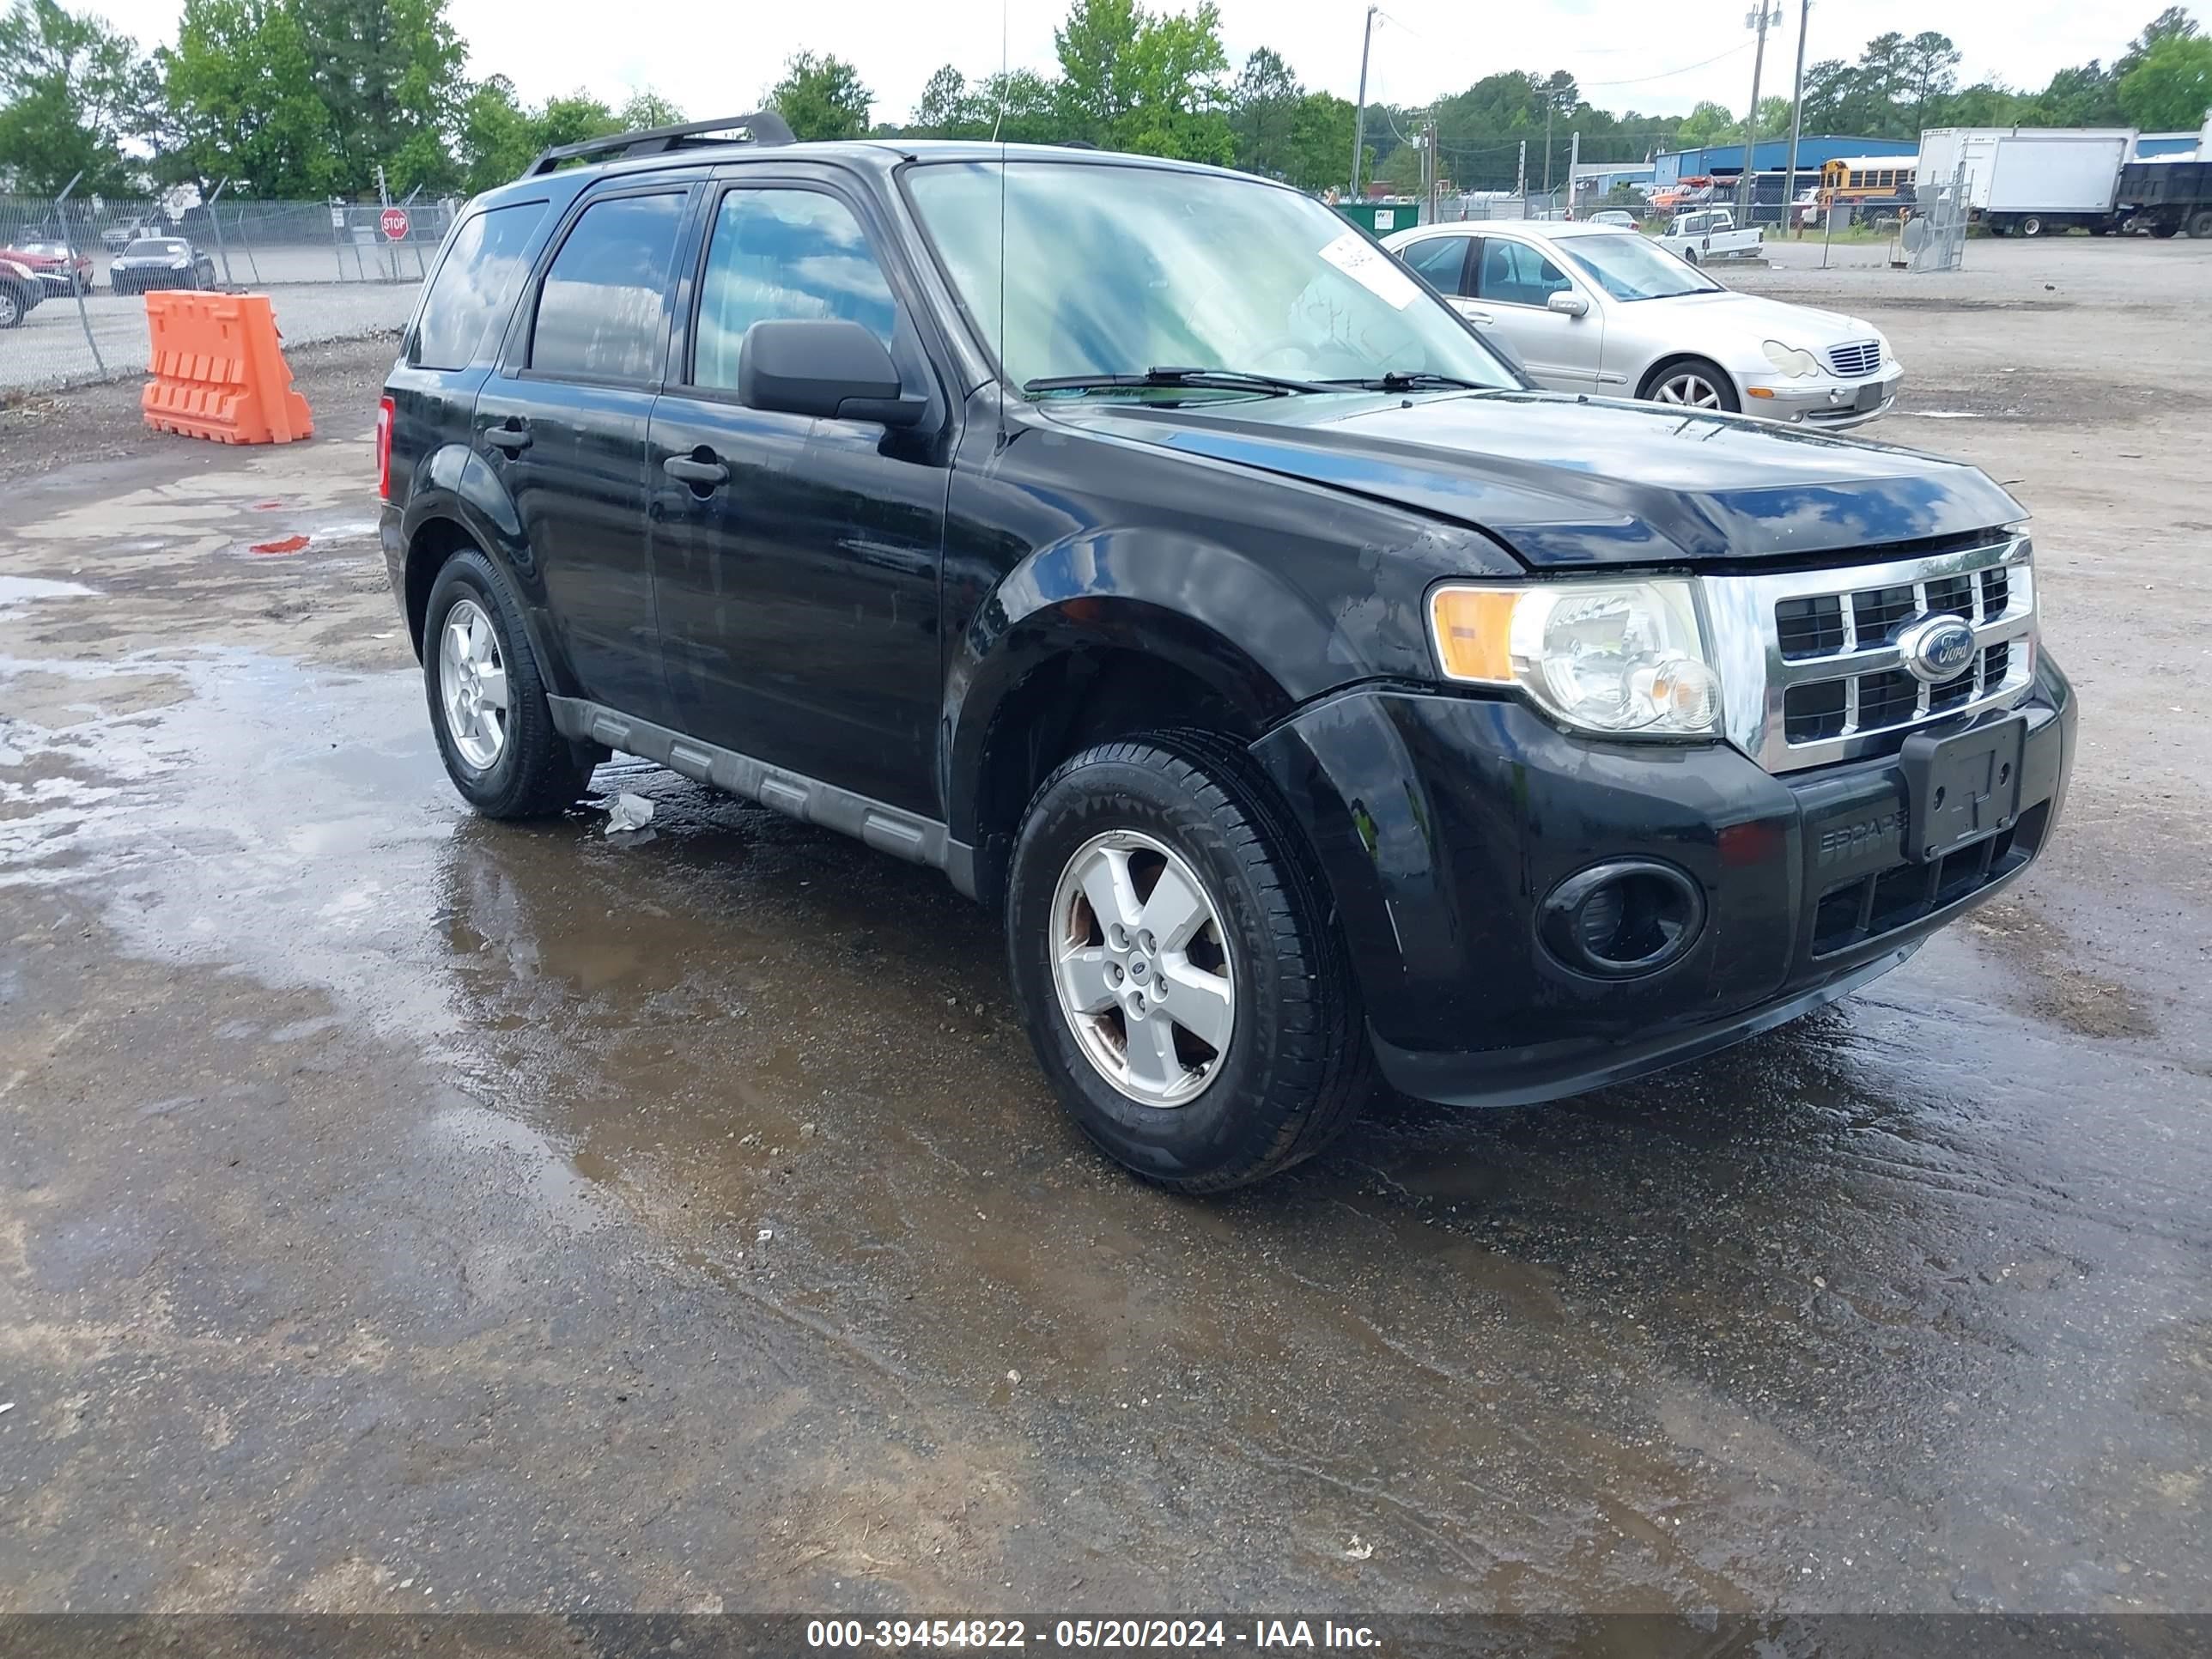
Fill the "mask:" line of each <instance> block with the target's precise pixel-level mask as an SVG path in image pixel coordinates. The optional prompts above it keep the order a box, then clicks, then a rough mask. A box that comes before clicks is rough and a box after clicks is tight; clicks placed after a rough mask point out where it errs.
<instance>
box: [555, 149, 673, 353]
mask: <svg viewBox="0 0 2212 1659" xmlns="http://www.w3.org/2000/svg"><path fill="white" fill-rule="evenodd" d="M683 221H684V196H683V194H682V193H681V192H680V191H671V192H670V193H669V194H667V195H665V196H617V197H613V198H612V199H611V200H608V201H604V202H594V203H593V204H592V205H591V206H590V207H588V208H586V209H585V210H584V216H583V217H582V218H580V219H579V220H577V221H576V223H575V226H574V228H573V229H571V230H570V231H569V233H568V240H566V241H565V242H563V243H562V244H561V251H560V252H558V253H556V254H555V255H554V256H553V264H552V266H551V268H550V269H549V270H547V271H546V273H545V285H544V291H543V292H542V293H541V294H540V295H538V327H537V331H536V333H535V335H534V336H533V337H532V340H531V343H530V367H531V368H532V369H533V370H535V371H536V372H537V373H538V374H559V375H572V376H574V377H577V378H579V379H582V380H658V379H659V376H660V357H661V353H662V351H663V350H664V349H665V347H666V346H667V343H668V279H669V274H670V272H671V270H673V269H674V267H675V264H676V235H677V231H678V228H679V227H680V226H681V225H682V223H683Z"/></svg>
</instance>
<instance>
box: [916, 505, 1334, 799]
mask: <svg viewBox="0 0 2212 1659" xmlns="http://www.w3.org/2000/svg"><path fill="white" fill-rule="evenodd" d="M1112 651H1127V652H1133V653H1138V654H1140V655H1145V656H1152V657H1157V658H1159V659H1163V660H1164V661H1167V662H1170V663H1172V664H1173V665H1175V666H1176V668H1178V669H1181V670H1183V671H1186V672H1188V673H1190V674H1192V675H1194V676H1195V677H1196V678H1199V679H1200V680H1201V681H1203V682H1204V683H1205V684H1206V685H1207V686H1208V688H1209V689H1211V690H1213V691H1214V692H1216V693H1217V694H1218V695H1219V696H1221V697H1222V698H1223V699H1224V700H1225V701H1226V702H1230V703H1231V704H1232V705H1233V706H1235V707H1237V708H1240V709H1243V710H1244V711H1246V712H1247V713H1248V714H1249V715H1250V716H1251V717H1252V719H1253V720H1254V721H1255V724H1256V725H1260V726H1265V725H1267V724H1270V723H1272V722H1273V721H1274V720H1278V719H1279V718H1280V717H1281V716H1282V715H1283V714H1286V713H1287V712H1288V711H1289V710H1290V709H1291V708H1294V707H1296V706H1297V703H1299V702H1303V701H1304V700H1305V699H1307V698H1309V697H1312V696H1319V695H1321V694H1322V692H1324V691H1326V690H1329V689H1331V688H1332V687H1334V686H1336V685H1340V684H1344V683H1345V682H1346V681H1347V680H1350V679H1353V678H1358V677H1359V676H1360V675H1361V674H1362V673H1363V672H1364V671H1366V665H1365V664H1364V660H1363V659H1361V658H1360V657H1359V656H1358V654H1357V653H1354V652H1353V651H1352V648H1351V647H1349V646H1348V645H1347V644H1346V640H1345V635H1344V632H1343V630H1342V629H1341V628H1340V625H1339V623H1338V622H1337V620H1336V619H1335V618H1334V617H1332V616H1331V615H1330V614H1329V613H1328V611H1326V610H1325V609H1324V608H1323V607H1322V605H1320V604H1318V603H1317V602H1316V601H1315V600H1314V599H1310V598H1309V597H1308V596H1306V595H1305V594H1304V593H1301V592H1298V591H1297V589H1295V588H1293V587H1291V586H1290V585H1289V584H1288V583H1286V582H1285V581H1283V580H1280V579H1279V577H1277V576H1276V575H1274V574H1273V573H1272V572H1270V571H1269V570H1268V569H1267V567H1266V566H1265V565H1264V564H1262V563H1261V562H1258V561H1256V560H1254V559H1251V558H1249V557H1246V556H1243V555H1240V554H1237V553H1234V552H1232V551H1231V550H1228V549H1225V548H1223V547H1220V546H1218V545H1215V544H1210V543H1206V542H1204V541H1200V540H1198V539H1194V538H1188V537H1182V536H1177V535H1175V534H1172V533H1162V532H1158V531H1154V530H1143V531H1138V530H1118V531H1101V532H1087V533H1085V534H1083V535H1080V536H1078V537H1074V538H1069V539H1068V540H1066V541H1063V542H1059V543H1055V544H1052V545H1050V546H1048V547H1044V548H1042V549H1039V550H1037V551H1036V552H1035V553H1033V554H1031V555H1030V556H1029V557H1028V558H1026V559H1024V560H1023V561H1022V562H1021V563H1020V564H1018V565H1017V566H1016V567H1015V568H1013V569H1012V571H1010V572H1009V573H1008V574H1007V575H1006V578H1005V579H1004V580H1002V581H1000V584H999V585H998V586H997V587H996V588H995V589H994V591H993V592H992V593H991V596H990V597H989V598H988V599H986V600H985V601H984V603H983V604H982V605H979V606H978V607H977V608H976V610H975V614H974V616H973V617H971V618H970V620H969V623H968V626H967V627H966V628H965V629H963V631H962V633H961V635H960V636H959V637H958V638H957V640H956V641H953V643H952V648H951V663H950V665H949V667H948V671H947V674H946V680H945V708H944V713H943V720H942V727H941V730H940V733H939V745H938V752H939V757H940V759H939V766H940V774H941V775H940V777H939V787H940V788H941V789H942V790H943V799H945V802H946V805H947V808H948V811H947V817H948V819H949V820H950V824H951V832H952V835H953V836H954V837H955V838H956V839H957V840H962V841H966V840H969V839H970V838H971V837H972V836H973V835H974V833H975V820H976V816H977V805H976V797H977V788H976V786H977V781H978V779H979V778H980V775H981V769H982V766H983V763H984V756H985V751H986V750H987V746H988V739H989V737H990V733H991V729H992V726H993V723H994V720H996V719H997V718H998V715H999V713H1000V709H1001V708H1002V707H1003V706H1004V705H1005V704H1006V699H1007V698H1008V697H1009V696H1011V695H1012V694H1013V693H1014V692H1016V691H1017V690H1018V689H1019V688H1020V687H1021V686H1022V684H1024V682H1025V681H1027V680H1028V679H1029V678H1030V677H1031V676H1032V675H1033V674H1035V673H1036V672H1037V671H1039V670H1040V669H1042V667H1044V666H1045V665H1047V664H1048V663H1051V662H1053V661H1054V660H1055V659H1060V658H1064V657H1066V656H1067V655H1069V654H1071V653H1085V652H1091V653H1104V652H1112Z"/></svg>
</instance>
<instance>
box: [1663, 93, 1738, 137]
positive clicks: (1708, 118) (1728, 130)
mask: <svg viewBox="0 0 2212 1659" xmlns="http://www.w3.org/2000/svg"><path fill="white" fill-rule="evenodd" d="M1742 142H1743V123H1742V122H1741V121H1739V120H1737V119H1736V118H1735V115H1734V113H1732V112H1730V111H1729V110H1728V109H1726V108H1724V107H1723V106H1721V105H1719V104H1716V103H1714V102H1713V101H1712V100H1711V99H1707V100H1705V101H1704V102H1702V103H1700V104H1699V105H1698V106H1697V107H1696V108H1694V109H1692V111H1691V112H1689V113H1688V114H1687V115H1686V116H1684V117H1683V118H1682V125H1681V126H1680V129H1679V130H1677V131H1676V132H1675V134H1674V147H1675V149H1700V148H1702V147H1703V146H1705V145H1707V144H1727V143H1742Z"/></svg>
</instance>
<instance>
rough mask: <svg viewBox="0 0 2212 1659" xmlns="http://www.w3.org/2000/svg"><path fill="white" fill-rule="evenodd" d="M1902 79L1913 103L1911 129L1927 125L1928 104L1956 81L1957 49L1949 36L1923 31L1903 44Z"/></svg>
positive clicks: (1951, 88) (1907, 94) (1942, 94)
mask: <svg viewBox="0 0 2212 1659" xmlns="http://www.w3.org/2000/svg"><path fill="white" fill-rule="evenodd" d="M1904 66H1905V79H1904V85H1903V88H1901V90H1902V92H1903V94H1904V96H1905V99H1906V100H1909V101H1910V103H1911V106H1912V120H1911V130H1912V131H1913V132H1914V133H1917V132H1919V131H1921V130H1922V129H1923V127H1925V126H1926V125H1928V122H1927V115H1928V111H1929V106H1930V105H1932V104H1933V103H1934V102H1935V101H1936V100H1937V99H1940V98H1942V97H1944V96H1946V95H1947V94H1949V93H1950V92H1951V91H1952V90H1953V89H1954V88H1956V87H1957V86H1958V84H1959V49H1958V47H1956V46H1954V45H1952V44H1951V37H1950V36H1949V35H1948V34H1940V33H1937V32H1936V31H1935V30H1934V29H1927V30H1923V32H1922V33H1918V34H1916V35H1914V36H1913V37H1912V38H1911V40H1908V41H1906V42H1905V57H1904Z"/></svg>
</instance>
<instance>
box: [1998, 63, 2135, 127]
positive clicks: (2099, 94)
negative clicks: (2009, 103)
mask: <svg viewBox="0 0 2212 1659" xmlns="http://www.w3.org/2000/svg"><path fill="white" fill-rule="evenodd" d="M2023 119H2026V120H2031V121H2033V123H2034V124H2035V125H2039V126H2048V127H2111V126H2118V125H2119V124H2120V123H2121V122H2122V121H2124V120H2125V119H2126V117H2125V116H2124V115H2123V114H2122V113H2121V112H2120V90H2119V83H2118V81H2117V80H2116V79H2115V78H2114V77H2113V76H2112V72H2111V71H2110V70H2106V67H2105V66H2104V64H2102V63H2101V62H2100V61H2099V60H2098V59H2096V58H2091V59H2090V60H2089V61H2088V62H2087V63H2086V64H2077V65H2075V67H2074V68H2072V69H2063V70H2059V71H2058V72H2057V74H2056V75H2054V76H2051V84H2050V85H2049V86H2047V87H2045V88H2044V89H2043V90H2042V92H2041V93H2039V94H2037V96H2036V98H2035V100H2033V112H2032V113H2031V114H2028V115H2026V116H2024V117H2023Z"/></svg>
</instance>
